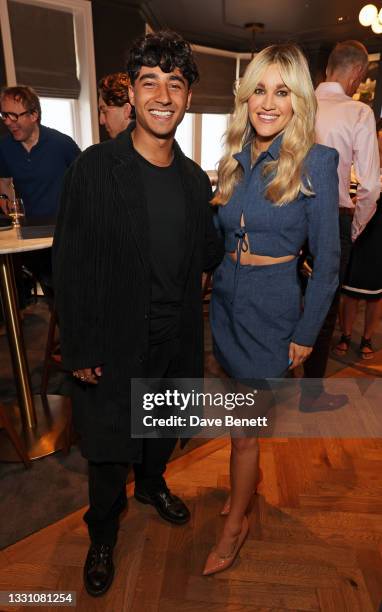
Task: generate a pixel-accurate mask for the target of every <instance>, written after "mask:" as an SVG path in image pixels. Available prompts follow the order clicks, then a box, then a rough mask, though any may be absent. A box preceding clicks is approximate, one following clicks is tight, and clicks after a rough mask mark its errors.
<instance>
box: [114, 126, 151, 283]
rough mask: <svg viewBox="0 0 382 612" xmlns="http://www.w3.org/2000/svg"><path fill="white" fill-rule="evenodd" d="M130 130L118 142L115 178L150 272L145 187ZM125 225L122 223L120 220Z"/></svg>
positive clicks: (138, 245)
mask: <svg viewBox="0 0 382 612" xmlns="http://www.w3.org/2000/svg"><path fill="white" fill-rule="evenodd" d="M130 132H131V129H128V130H126V131H125V132H124V133H123V134H121V136H120V137H119V138H117V139H116V147H115V166H114V167H113V170H112V171H113V175H114V178H115V180H116V182H117V185H118V190H119V194H120V196H121V199H122V201H123V202H124V204H125V206H126V213H127V215H126V216H127V217H128V219H129V220H130V223H131V230H132V233H133V235H134V238H135V242H136V246H137V250H138V253H139V256H140V258H141V261H142V264H143V266H144V267H145V268H146V270H147V272H149V271H150V262H149V257H148V253H149V230H148V227H149V220H148V212H147V204H146V198H145V192H144V187H143V183H142V179H141V173H140V169H139V165H138V162H137V160H136V159H135V155H134V149H133V146H132V143H131V139H130ZM121 221H122V219H121Z"/></svg>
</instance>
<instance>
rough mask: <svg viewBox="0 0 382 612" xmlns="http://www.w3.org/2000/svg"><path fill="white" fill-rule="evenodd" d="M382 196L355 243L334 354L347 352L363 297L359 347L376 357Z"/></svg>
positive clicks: (381, 123) (381, 295) (381, 132)
mask: <svg viewBox="0 0 382 612" xmlns="http://www.w3.org/2000/svg"><path fill="white" fill-rule="evenodd" d="M377 136H378V146H379V157H380V165H381V168H382V118H381V119H379V120H378V122H377ZM381 200H382V198H381V196H380V197H379V200H378V202H377V210H376V213H375V214H374V215H373V217H372V218H371V219H370V221H369V222H368V224H367V225H366V228H365V229H364V231H363V232H362V234H361V235H360V236H359V238H357V240H356V241H355V243H354V246H353V249H352V254H351V258H350V263H349V266H348V269H347V273H346V277H345V281H344V284H343V285H342V293H344V294H345V295H344V296H343V297H342V300H343V301H342V306H341V317H340V319H341V329H342V336H341V338H340V341H339V343H338V344H337V346H336V347H335V349H334V353H335V354H337V355H339V356H342V355H345V354H346V353H347V351H348V349H349V346H350V340H351V334H352V330H353V324H354V321H355V318H356V316H357V312H358V306H359V302H360V300H365V301H366V309H365V320H364V329H363V334H362V338H361V344H360V347H359V353H360V356H361V358H362V359H372V358H373V357H374V349H373V345H372V343H371V339H372V335H373V333H374V332H375V330H376V328H377V326H378V323H379V321H380V314H381V300H382V247H381V245H382V202H381Z"/></svg>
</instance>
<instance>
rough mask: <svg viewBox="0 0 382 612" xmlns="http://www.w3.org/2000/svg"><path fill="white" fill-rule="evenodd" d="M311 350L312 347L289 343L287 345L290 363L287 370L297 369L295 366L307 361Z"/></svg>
mask: <svg viewBox="0 0 382 612" xmlns="http://www.w3.org/2000/svg"><path fill="white" fill-rule="evenodd" d="M312 350H313V347H312V346H302V345H301V344H296V343H295V342H291V343H290V345H289V360H290V361H291V364H290V366H289V369H290V370H294V368H297V366H299V365H301V364H302V363H304V361H305V360H306V359H308V357H309V355H310V353H311V352H312Z"/></svg>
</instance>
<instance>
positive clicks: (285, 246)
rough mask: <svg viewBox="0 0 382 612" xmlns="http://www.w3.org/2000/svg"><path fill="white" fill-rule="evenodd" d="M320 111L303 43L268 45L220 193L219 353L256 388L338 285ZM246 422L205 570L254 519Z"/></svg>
mask: <svg viewBox="0 0 382 612" xmlns="http://www.w3.org/2000/svg"><path fill="white" fill-rule="evenodd" d="M315 115H316V98H315V95H314V90H313V85H312V81H311V78H310V75H309V69H308V64H307V61H306V59H305V57H304V55H303V54H302V52H301V50H300V49H299V48H298V47H297V46H295V45H289V44H286V45H272V46H270V47H267V48H266V49H263V50H262V51H260V53H258V54H257V55H256V56H255V58H254V59H253V60H252V61H251V63H250V64H249V65H248V67H247V69H246V71H245V74H244V76H243V78H242V79H241V82H240V85H239V88H238V92H237V94H236V100H235V111H234V115H233V119H232V122H231V125H230V127H229V129H228V131H227V137H226V150H227V153H226V155H225V156H224V157H223V158H222V160H221V161H220V163H219V168H218V189H217V192H216V195H215V197H214V200H213V202H214V203H215V204H216V205H217V222H218V226H219V227H220V229H221V232H222V233H223V235H224V238H225V250H226V254H225V258H224V260H223V262H222V264H221V265H220V266H219V268H218V269H217V270H216V272H215V274H214V279H213V289H212V298H211V304H210V321H211V330H212V336H213V343H214V354H215V356H216V359H217V360H218V362H219V364H220V365H221V366H222V367H223V368H224V370H225V371H226V372H227V373H228V374H229V375H230V376H231V377H232V378H233V379H234V380H235V381H236V382H237V384H238V385H239V389H240V385H241V384H242V382H243V381H246V382H245V383H244V384H246V385H247V386H250V385H252V388H255V389H256V388H258V384H259V381H261V379H266V378H282V377H284V376H286V375H287V374H288V373H289V372H290V370H292V369H294V368H296V367H297V366H299V365H301V364H302V363H304V361H305V360H306V358H307V357H308V356H309V354H310V353H311V350H312V346H313V344H314V342H315V340H316V337H317V334H318V332H319V330H320V328H321V325H322V322H323V320H324V318H325V316H326V313H327V311H328V309H329V306H330V303H331V301H332V299H333V295H334V293H335V291H336V288H337V286H338V269H339V251H340V245H339V231H338V175H337V163H338V153H337V151H335V150H334V149H332V148H329V147H326V146H322V145H317V144H315V131H314V126H315ZM306 240H308V241H309V245H310V249H311V252H312V255H313V258H314V271H313V274H312V276H311V278H310V279H309V281H308V285H307V289H306V293H305V302H304V309H302V294H301V287H300V283H299V280H298V275H297V263H298V256H299V253H300V250H301V247H302V245H303V244H304V243H305V241H306ZM251 381H252V383H251ZM262 387H263V389H264V385H263V384H262ZM263 389H262V390H263ZM265 390H266V386H265ZM264 396H265V394H264V393H262V392H260V393H259V394H258V396H257V398H258V400H257V401H258V402H259V405H258V407H257V409H256V411H258V410H259V408H261V406H260V403H261V401H262V397H264ZM255 408H256V407H255ZM251 411H252V413H253V412H255V410H254V409H253V408H252V409H251V407H249V412H248V414H246V416H247V417H249V416H251ZM240 433H241V432H240V431H239V432H236V431H235V429H233V431H232V430H231V460H230V480H231V499H230V502H228V504H227V506H226V507H225V508H224V509H223V514H226V515H227V519H226V522H225V525H224V529H223V531H222V533H221V535H220V537H219V539H218V542H217V544H216V547H215V549H214V550H213V551H212V552H211V553H210V555H209V556H208V558H207V562H206V565H205V568H204V574H205V575H209V574H213V573H215V572H220V571H222V570H224V569H227V568H228V567H229V566H230V565H231V564H232V563H233V561H234V559H235V557H236V556H237V554H238V551H239V549H240V547H241V545H242V544H243V542H244V540H245V538H246V536H247V533H248V529H249V527H248V519H247V512H248V508H249V505H250V502H251V498H252V496H253V492H254V491H255V490H256V486H257V484H258V482H259V471H258V463H259V461H258V454H259V452H258V440H257V435H256V429H255V428H253V429H252V431H249V432H248V434H247V435H246V436H245V435H241V436H240V435H238V434H240Z"/></svg>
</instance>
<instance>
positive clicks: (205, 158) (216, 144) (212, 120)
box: [201, 113, 229, 170]
mask: <svg viewBox="0 0 382 612" xmlns="http://www.w3.org/2000/svg"><path fill="white" fill-rule="evenodd" d="M228 119H229V115H216V114H214V115H212V114H206V113H204V114H203V115H202V135H201V136H202V137H201V141H202V158H201V166H202V168H203V170H216V166H217V164H218V162H219V160H220V159H221V157H222V156H223V153H224V142H223V137H224V133H225V131H226V130H227V127H228Z"/></svg>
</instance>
